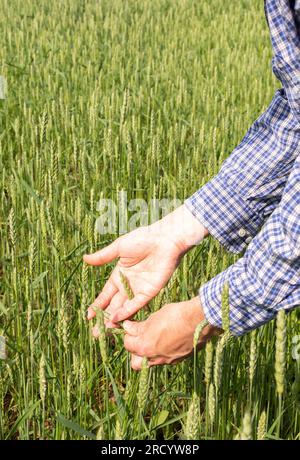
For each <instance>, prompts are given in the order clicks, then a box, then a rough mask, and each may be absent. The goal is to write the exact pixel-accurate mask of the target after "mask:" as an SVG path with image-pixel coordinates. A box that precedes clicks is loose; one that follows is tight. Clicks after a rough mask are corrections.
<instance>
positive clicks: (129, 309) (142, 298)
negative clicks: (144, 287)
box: [111, 294, 151, 322]
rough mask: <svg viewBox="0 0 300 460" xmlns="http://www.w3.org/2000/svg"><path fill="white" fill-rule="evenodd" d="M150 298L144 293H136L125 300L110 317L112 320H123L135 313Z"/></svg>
mask: <svg viewBox="0 0 300 460" xmlns="http://www.w3.org/2000/svg"><path fill="white" fill-rule="evenodd" d="M150 300H151V299H150V298H149V297H148V296H146V295H145V294H137V295H136V296H135V297H134V298H133V299H132V300H127V301H126V302H125V303H124V305H123V308H121V309H120V310H118V311H117V312H116V313H115V314H114V316H113V317H112V318H111V319H112V321H114V322H119V321H124V320H125V319H127V318H130V317H131V316H133V315H135V314H136V313H137V312H138V311H139V310H140V309H141V308H143V307H144V306H145V305H147V303H148V302H149V301H150Z"/></svg>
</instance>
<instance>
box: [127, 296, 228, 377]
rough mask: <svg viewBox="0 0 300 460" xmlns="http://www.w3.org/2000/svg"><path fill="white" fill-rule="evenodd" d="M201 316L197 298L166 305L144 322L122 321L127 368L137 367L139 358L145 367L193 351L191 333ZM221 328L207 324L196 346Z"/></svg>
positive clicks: (177, 358) (170, 361) (160, 363)
mask: <svg viewBox="0 0 300 460" xmlns="http://www.w3.org/2000/svg"><path fill="white" fill-rule="evenodd" d="M204 319H205V317H204V313H203V310H202V307H201V304H200V299H199V297H195V298H193V299H191V300H187V301H184V302H179V303H173V304H168V305H165V306H164V307H162V308H161V309H160V310H159V311H157V312H155V313H153V314H152V315H150V316H149V318H148V319H147V320H146V321H141V322H138V321H124V323H123V327H124V330H125V333H126V334H125V337H124V347H125V348H126V349H127V351H129V352H130V353H131V354H132V357H131V367H132V368H133V369H134V370H140V369H141V366H142V361H143V357H147V358H148V364H149V366H155V365H162V364H175V363H177V362H179V361H181V360H183V359H184V358H186V357H188V356H190V355H191V354H192V353H193V349H194V347H193V342H194V333H195V329H196V327H197V326H198V324H199V323H200V322H201V321H203V320H204ZM220 332H221V329H218V328H216V327H214V326H211V325H207V326H206V327H205V328H204V329H203V331H202V333H201V335H200V337H199V342H198V346H199V347H201V346H203V345H204V344H205V343H206V342H207V341H208V340H209V339H210V338H211V337H212V336H213V335H218V334H219V333H220Z"/></svg>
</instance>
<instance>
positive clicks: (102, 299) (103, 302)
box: [87, 269, 125, 319]
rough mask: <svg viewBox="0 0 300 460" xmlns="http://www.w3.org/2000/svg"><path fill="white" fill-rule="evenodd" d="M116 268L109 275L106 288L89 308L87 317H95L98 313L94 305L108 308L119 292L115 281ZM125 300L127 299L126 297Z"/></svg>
mask: <svg viewBox="0 0 300 460" xmlns="http://www.w3.org/2000/svg"><path fill="white" fill-rule="evenodd" d="M115 272H116V269H114V271H113V272H112V274H111V276H110V277H109V279H108V281H107V282H106V283H105V285H104V288H103V289H102V291H101V292H100V294H99V295H98V297H97V298H96V299H95V300H94V302H93V303H92V305H91V306H90V307H89V308H88V313H87V319H92V318H95V316H96V313H95V311H94V307H96V308H101V309H104V308H106V307H107V306H108V305H109V304H110V302H111V300H112V298H113V297H114V295H116V294H117V292H118V287H117V285H116V284H115V283H114V276H115ZM124 300H125V299H124Z"/></svg>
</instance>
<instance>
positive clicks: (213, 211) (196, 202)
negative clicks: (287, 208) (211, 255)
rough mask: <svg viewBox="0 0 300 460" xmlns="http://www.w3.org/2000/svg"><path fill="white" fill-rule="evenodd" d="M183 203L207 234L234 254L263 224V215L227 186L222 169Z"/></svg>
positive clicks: (245, 245)
mask: <svg viewBox="0 0 300 460" xmlns="http://www.w3.org/2000/svg"><path fill="white" fill-rule="evenodd" d="M184 203H185V205H186V206H187V208H188V209H189V210H190V211H191V213H192V214H193V216H194V217H196V219H198V220H199V221H200V222H201V224H202V225H203V226H204V227H205V228H206V229H207V230H208V231H209V233H210V234H211V235H212V236H213V237H214V238H216V239H217V240H218V241H219V242H220V243H221V244H222V245H223V246H224V247H225V248H226V249H228V250H229V251H231V252H233V253H235V254H237V253H240V252H241V251H243V250H244V249H245V248H246V247H247V245H248V244H249V243H250V242H251V240H252V238H254V236H255V235H256V234H257V233H258V231H259V229H260V227H261V226H262V225H263V223H264V218H263V216H262V215H261V214H258V213H256V212H255V211H254V209H253V207H250V206H249V205H248V204H247V202H246V201H245V200H244V198H243V197H242V196H240V195H238V194H237V193H236V191H235V190H234V188H232V186H228V184H227V183H226V179H225V178H224V177H223V175H222V172H220V173H219V174H218V175H217V176H215V177H213V178H212V179H211V180H210V181H209V182H207V183H206V184H205V185H204V186H203V187H201V188H200V189H199V190H198V191H197V192H196V193H194V194H193V195H192V196H190V197H189V198H187V199H186V200H185V202H184Z"/></svg>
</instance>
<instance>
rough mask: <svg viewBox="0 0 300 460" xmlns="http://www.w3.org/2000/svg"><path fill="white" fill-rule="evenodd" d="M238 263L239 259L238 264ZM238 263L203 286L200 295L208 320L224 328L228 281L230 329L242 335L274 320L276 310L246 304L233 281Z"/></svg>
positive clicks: (234, 333)
mask: <svg viewBox="0 0 300 460" xmlns="http://www.w3.org/2000/svg"><path fill="white" fill-rule="evenodd" d="M238 263H239V261H238V262H237V263H236V264H238ZM236 264H234V265H232V266H230V267H229V268H227V269H226V270H225V271H223V272H222V273H219V274H218V275H217V276H215V277H214V278H212V279H211V280H210V281H208V282H207V283H205V284H204V285H203V286H201V288H200V289H199V297H200V302H201V306H202V308H203V311H204V315H205V318H206V319H207V321H208V322H209V323H210V324H211V325H212V326H216V327H218V328H221V329H222V291H223V288H224V284H225V282H227V283H228V286H229V307H230V309H229V318H230V331H231V333H232V335H234V336H240V335H244V334H246V333H247V332H249V331H251V330H252V329H256V328H257V327H259V326H261V325H263V324H265V323H266V322H268V321H270V320H272V319H273V318H274V317H275V315H276V312H275V311H274V310H273V311H271V310H269V309H267V308H262V307H259V306H257V305H255V306H252V305H246V304H245V303H244V302H243V299H242V298H240V297H239V295H238V294H237V293H236V292H235V290H234V287H233V286H232V283H231V278H234V271H235V269H236Z"/></svg>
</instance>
